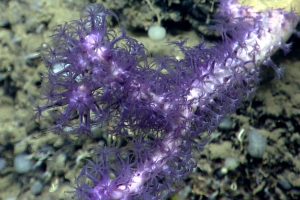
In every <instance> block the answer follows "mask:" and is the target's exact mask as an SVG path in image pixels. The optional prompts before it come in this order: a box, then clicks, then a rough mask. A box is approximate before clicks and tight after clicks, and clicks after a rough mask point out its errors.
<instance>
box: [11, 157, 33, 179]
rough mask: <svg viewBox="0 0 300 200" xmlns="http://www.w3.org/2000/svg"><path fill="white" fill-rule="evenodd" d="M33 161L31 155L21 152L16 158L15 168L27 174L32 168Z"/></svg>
mask: <svg viewBox="0 0 300 200" xmlns="http://www.w3.org/2000/svg"><path fill="white" fill-rule="evenodd" d="M32 165H33V164H32V162H31V160H30V157H29V155H26V154H20V155H17V156H16V157H15V159H14V168H15V170H16V172H17V173H20V174H25V173H27V172H29V171H30V170H31V169H32Z"/></svg>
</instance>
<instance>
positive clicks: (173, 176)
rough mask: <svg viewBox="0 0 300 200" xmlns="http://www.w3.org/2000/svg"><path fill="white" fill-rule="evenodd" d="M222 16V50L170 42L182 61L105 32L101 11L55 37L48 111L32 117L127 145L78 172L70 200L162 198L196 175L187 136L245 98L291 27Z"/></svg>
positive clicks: (229, 13)
mask: <svg viewBox="0 0 300 200" xmlns="http://www.w3.org/2000/svg"><path fill="white" fill-rule="evenodd" d="M221 10H222V12H221V15H222V16H225V17H224V18H225V19H226V23H222V25H223V26H218V27H219V28H220V30H221V31H222V33H223V34H222V35H223V38H224V41H223V42H222V43H220V44H216V45H214V46H210V47H208V46H206V45H205V44H204V43H202V44H199V45H198V46H196V47H193V48H188V47H186V46H185V44H184V42H177V43H175V45H176V46H177V47H178V48H179V49H181V51H182V53H183V54H184V59H182V60H176V59H175V58H172V57H161V58H155V59H152V58H149V57H148V55H147V51H146V50H145V48H144V47H143V45H141V44H140V43H138V42H137V41H136V40H134V39H132V38H130V37H128V36H127V35H126V34H125V32H124V31H121V34H119V35H118V34H117V33H116V32H114V31H112V30H111V29H109V28H108V27H107V17H110V16H114V15H113V14H112V13H111V12H110V11H107V10H106V9H104V8H103V7H102V6H99V5H95V6H92V7H90V8H89V9H88V11H87V13H86V15H85V17H83V18H82V19H80V20H78V21H74V22H71V23H69V24H65V25H63V26H60V27H59V28H58V29H57V30H56V33H55V34H54V35H53V44H52V46H53V47H52V48H51V47H48V48H46V49H45V54H44V58H45V62H46V64H47V66H48V69H49V72H48V76H47V83H46V90H45V97H46V99H47V100H48V102H47V104H46V105H44V106H41V107H40V108H39V111H40V112H43V111H44V110H48V109H57V110H58V111H60V113H59V114H58V117H57V120H56V122H57V123H56V126H55V129H56V130H58V131H60V132H67V131H68V130H69V129H72V130H73V131H75V132H77V133H90V132H91V127H92V126H101V125H103V124H108V125H109V127H112V130H111V132H109V133H108V134H115V135H117V136H119V138H120V139H121V140H123V141H125V142H124V143H125V144H124V146H122V145H121V146H116V147H107V148H104V149H101V150H100V151H99V155H97V156H96V160H95V161H91V162H89V163H88V164H87V165H86V167H85V168H84V169H83V170H82V173H81V175H80V176H79V178H78V185H77V190H76V197H77V199H87V200H96V199H99V200H100V199H101V200H103V199H104V200H106V199H124V200H125V199H163V198H165V197H166V196H168V195H169V194H170V193H172V192H174V191H175V188H176V187H175V186H176V184H177V182H180V180H182V178H183V177H185V176H186V175H187V174H188V173H189V172H190V171H191V170H192V169H193V167H194V166H195V162H194V160H193V158H192V153H191V152H192V148H193V147H196V148H199V147H202V145H203V144H201V145H200V144H196V143H195V141H194V139H195V137H196V136H198V135H199V134H201V133H203V132H204V131H209V132H210V131H212V130H214V129H215V128H216V126H217V125H218V123H219V122H220V121H221V120H222V118H223V117H224V116H225V115H227V114H229V113H232V112H234V111H235V110H236V108H237V107H238V106H239V105H240V104H241V102H242V101H243V100H244V99H245V98H246V97H247V96H249V95H250V94H252V93H253V91H254V89H255V86H256V84H257V81H258V74H259V68H258V65H259V64H261V63H264V62H265V61H266V60H268V59H269V57H270V55H271V53H272V52H274V51H275V50H276V49H277V48H279V47H280V46H281V42H282V40H283V38H285V36H286V35H285V34H289V32H291V30H292V28H293V27H294V26H295V24H296V21H297V20H290V18H289V21H288V22H286V19H285V16H286V15H285V13H284V12H283V11H281V10H274V11H272V15H270V14H269V13H264V12H262V13H261V12H256V11H255V10H251V9H250V8H247V7H243V6H241V5H239V4H238V3H237V2H236V1H234V0H226V1H225V0H224V1H223V4H222V5H221ZM270 12H271V11H270ZM289 17H290V15H289ZM273 18H276V19H277V18H279V19H280V20H281V23H285V25H284V26H285V27H286V32H287V33H285V32H284V31H283V32H282V33H281V32H280V31H281V29H282V26H280V20H279V26H278V24H276V25H275V24H272V23H268V20H271V21H272V20H274V19H273ZM295 19H296V17H295ZM274 33H278V35H277V37H275V38H274V37H273V36H272V35H273V34H274ZM78 122H79V123H78Z"/></svg>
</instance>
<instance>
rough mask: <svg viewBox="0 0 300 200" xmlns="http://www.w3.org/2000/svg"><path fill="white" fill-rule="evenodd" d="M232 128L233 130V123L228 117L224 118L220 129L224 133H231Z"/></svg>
mask: <svg viewBox="0 0 300 200" xmlns="http://www.w3.org/2000/svg"><path fill="white" fill-rule="evenodd" d="M232 128H233V121H232V120H231V119H230V118H228V117H226V118H224V119H223V120H222V121H221V123H220V124H219V129H221V130H223V131H229V130H231V129H232Z"/></svg>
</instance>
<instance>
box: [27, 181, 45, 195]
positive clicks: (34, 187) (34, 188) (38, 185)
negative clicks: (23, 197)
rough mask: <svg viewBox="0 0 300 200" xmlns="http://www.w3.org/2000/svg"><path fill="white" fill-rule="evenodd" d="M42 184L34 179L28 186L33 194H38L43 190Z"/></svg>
mask: <svg viewBox="0 0 300 200" xmlns="http://www.w3.org/2000/svg"><path fill="white" fill-rule="evenodd" d="M43 188H44V185H43V183H42V182H41V181H35V182H34V183H33V185H32V186H31V188H30V191H31V193H32V194H33V195H39V194H41V192H42V191H43Z"/></svg>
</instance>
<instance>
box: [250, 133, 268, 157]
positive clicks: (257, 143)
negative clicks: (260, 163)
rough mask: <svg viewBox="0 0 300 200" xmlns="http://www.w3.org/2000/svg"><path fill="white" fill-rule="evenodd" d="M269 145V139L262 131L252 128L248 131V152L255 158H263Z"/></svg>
mask: <svg viewBox="0 0 300 200" xmlns="http://www.w3.org/2000/svg"><path fill="white" fill-rule="evenodd" d="M266 147H267V139H266V138H265V137H264V136H263V135H261V133H260V132H259V131H258V130H256V129H252V130H250V132H249V133H248V147H247V150H248V153H249V155H250V156H252V157H253V158H262V157H263V155H264V153H265V150H266Z"/></svg>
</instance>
